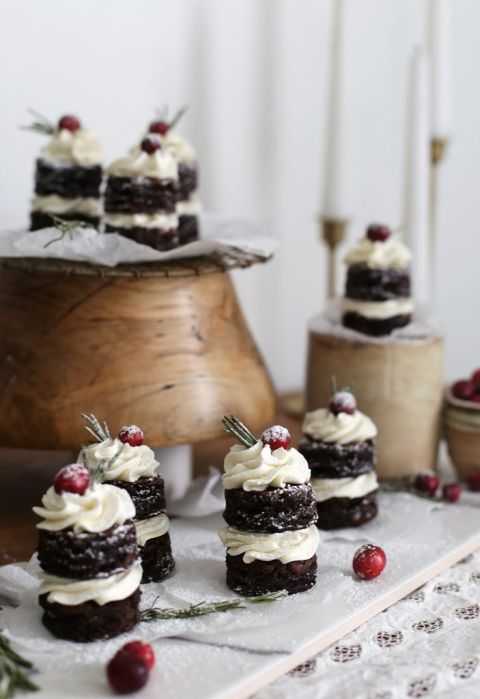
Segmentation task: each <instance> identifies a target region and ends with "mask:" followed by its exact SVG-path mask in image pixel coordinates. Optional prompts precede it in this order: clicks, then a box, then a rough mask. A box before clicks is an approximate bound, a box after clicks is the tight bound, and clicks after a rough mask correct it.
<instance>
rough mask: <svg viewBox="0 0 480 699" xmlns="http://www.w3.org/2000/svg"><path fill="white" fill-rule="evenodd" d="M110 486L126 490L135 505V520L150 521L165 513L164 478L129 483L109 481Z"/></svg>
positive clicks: (153, 477)
mask: <svg viewBox="0 0 480 699" xmlns="http://www.w3.org/2000/svg"><path fill="white" fill-rule="evenodd" d="M108 483H109V484H110V485H114V486H116V487H117V488H122V489H123V490H126V491H127V493H128V494H129V495H130V497H131V498H132V500H133V504H134V505H135V519H137V520H139V519H148V518H149V517H155V516H156V515H160V514H162V512H165V508H166V502H165V482H164V480H163V478H162V476H160V475H158V476H152V477H145V478H139V479H138V480H136V481H133V482H132V483H131V482H129V481H120V480H113V481H108Z"/></svg>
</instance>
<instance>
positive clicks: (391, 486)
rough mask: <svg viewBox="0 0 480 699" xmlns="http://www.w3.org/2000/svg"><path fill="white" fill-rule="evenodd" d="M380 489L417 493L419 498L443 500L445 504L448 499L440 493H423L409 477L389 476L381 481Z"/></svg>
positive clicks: (385, 491)
mask: <svg viewBox="0 0 480 699" xmlns="http://www.w3.org/2000/svg"><path fill="white" fill-rule="evenodd" d="M379 487H380V490H381V491H382V492H384V493H409V494H410V495H416V496H417V498H423V499H424V500H430V502H441V503H443V504H445V503H446V502H447V501H446V500H444V498H442V497H440V496H438V495H428V493H422V491H421V490H417V488H415V487H414V486H413V485H412V482H411V480H410V479H409V478H408V477H407V478H389V479H387V480H383V481H382V482H381V483H380V486H379Z"/></svg>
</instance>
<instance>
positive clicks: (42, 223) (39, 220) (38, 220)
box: [30, 211, 100, 231]
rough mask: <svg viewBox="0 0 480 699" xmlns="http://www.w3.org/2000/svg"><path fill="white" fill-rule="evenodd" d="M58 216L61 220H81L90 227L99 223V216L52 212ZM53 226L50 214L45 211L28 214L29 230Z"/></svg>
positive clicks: (96, 226) (95, 226)
mask: <svg viewBox="0 0 480 699" xmlns="http://www.w3.org/2000/svg"><path fill="white" fill-rule="evenodd" d="M54 216H58V217H59V218H61V219H62V220H63V221H83V222H84V223H88V225H89V226H92V228H98V227H99V225H100V218H99V217H98V216H85V214H54ZM51 226H53V219H52V217H51V216H50V214H47V213H45V211H32V212H31V214H30V230H31V231H39V230H41V229H42V228H50V227H51Z"/></svg>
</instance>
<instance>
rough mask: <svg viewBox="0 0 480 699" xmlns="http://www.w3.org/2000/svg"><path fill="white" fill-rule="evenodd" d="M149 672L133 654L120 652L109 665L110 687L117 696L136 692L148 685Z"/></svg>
mask: <svg viewBox="0 0 480 699" xmlns="http://www.w3.org/2000/svg"><path fill="white" fill-rule="evenodd" d="M148 676H149V671H148V669H147V666H146V665H145V663H144V662H143V661H142V660H140V659H139V658H137V657H136V656H135V655H133V654H132V653H125V651H123V650H119V651H118V653H117V654H116V655H114V656H113V658H112V659H111V660H110V662H109V663H108V665H107V677H108V681H109V682H110V686H111V687H112V689H113V691H114V692H116V693H117V694H130V692H136V691H138V690H139V689H141V688H142V687H144V686H145V685H146V684H147V680H148Z"/></svg>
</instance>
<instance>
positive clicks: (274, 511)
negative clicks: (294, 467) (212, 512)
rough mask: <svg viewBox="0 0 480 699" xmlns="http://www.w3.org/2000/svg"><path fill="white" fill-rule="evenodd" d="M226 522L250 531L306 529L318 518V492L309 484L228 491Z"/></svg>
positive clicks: (226, 492)
mask: <svg viewBox="0 0 480 699" xmlns="http://www.w3.org/2000/svg"><path fill="white" fill-rule="evenodd" d="M225 501H226V508H225V512H224V513H223V518H224V520H225V521H226V523H227V524H229V525H230V526H231V527H235V528H236V529H240V530H243V531H247V532H270V533H274V532H284V531H287V530H292V529H306V528H307V527H309V526H310V525H311V524H314V523H315V522H316V519H317V508H316V502H315V493H314V492H313V490H312V488H311V486H310V485H308V484H304V485H287V486H286V487H285V488H267V490H260V491H256V490H251V491H249V492H247V491H245V490H243V488H233V489H228V490H225Z"/></svg>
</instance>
